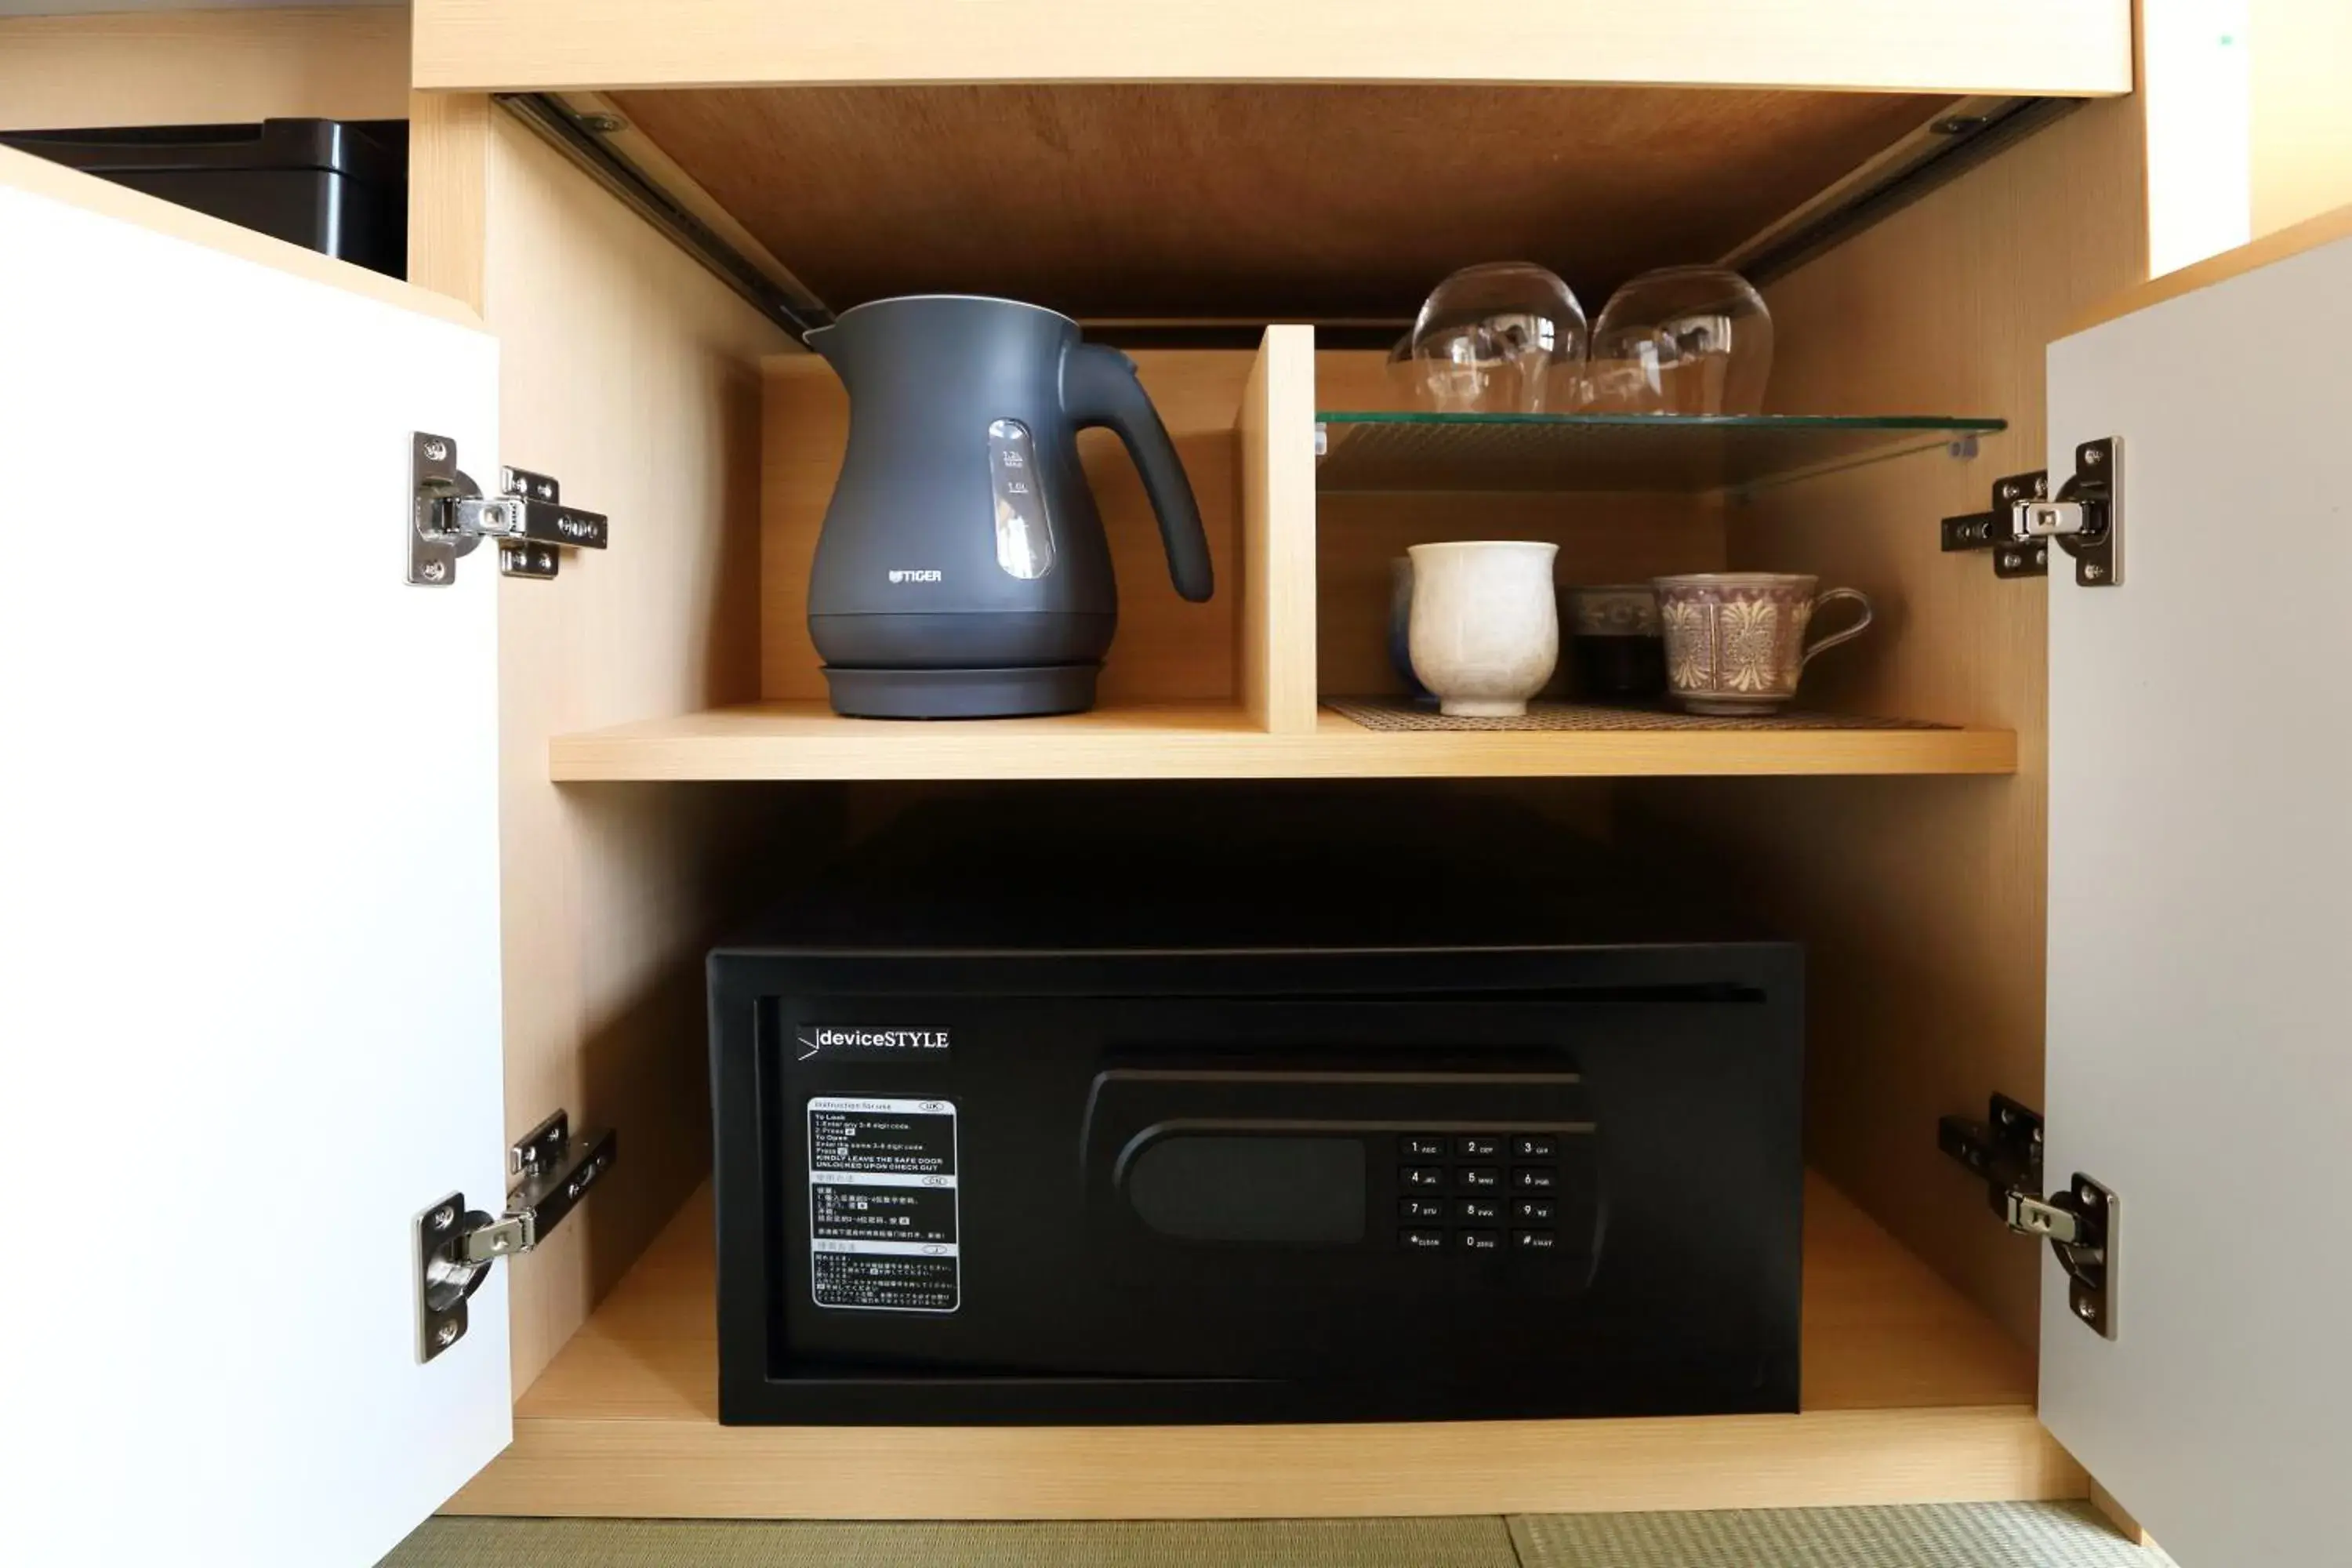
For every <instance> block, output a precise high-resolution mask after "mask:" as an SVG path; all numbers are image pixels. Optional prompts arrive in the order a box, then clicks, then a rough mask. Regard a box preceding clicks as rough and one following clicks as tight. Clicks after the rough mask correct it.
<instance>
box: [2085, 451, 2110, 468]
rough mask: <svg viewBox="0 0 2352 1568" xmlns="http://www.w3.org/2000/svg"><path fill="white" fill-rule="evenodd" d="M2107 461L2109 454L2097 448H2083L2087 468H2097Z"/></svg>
mask: <svg viewBox="0 0 2352 1568" xmlns="http://www.w3.org/2000/svg"><path fill="white" fill-rule="evenodd" d="M2106 460H2107V454H2106V453H2105V451H2104V450H2102V449H2101V448H2099V447H2084V448H2083V464H2084V467H2085V468H2097V467H2098V466H2099V465H2100V464H2101V463H2104V462H2105V461H2106Z"/></svg>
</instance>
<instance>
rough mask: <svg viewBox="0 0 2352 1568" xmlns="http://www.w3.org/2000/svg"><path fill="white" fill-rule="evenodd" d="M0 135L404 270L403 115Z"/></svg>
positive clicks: (361, 260)
mask: <svg viewBox="0 0 2352 1568" xmlns="http://www.w3.org/2000/svg"><path fill="white" fill-rule="evenodd" d="M0 142H5V143H6V144H7V145H8V146H11V147H14V148H16V149H17V150H18V151H20V152H25V153H33V154H35V155H36V156H38V157H43V158H47V159H48V160H50V161H51V162H53V163H63V164H66V165H67V166H68V167H69V168H75V169H79V170H81V171H83V172H84V173H85V174H96V175H98V176H99V177H100V179H106V180H111V181H113V182H114V183H115V184H121V185H128V186H130V187H131V189H133V190H138V191H144V192H146V193H147V194H148V195H152V196H160V197H162V198H163V200H165V201H168V202H176V203H178V204H179V205H182V206H184V207H192V208H194V210H196V211H197V212H201V213H207V214H210V215H211V216H214V217H217V218H224V219H226V220H227V221H228V222H230V223H234V224H239V225H242V226H245V227H247V228H250V229H255V230H257V231H259V232H260V233H263V234H267V235H271V236H274V237H277V238H278V239H283V240H287V241H289V242H290V243H292V244H295V245H299V246H303V247H307V248H309V249H311V250H316V251H319V252H320V253H321V254H323V255H327V256H332V257H335V258H339V259H341V260H344V261H349V262H352V263H354V264H355V265H357V266H361V267H365V268H369V269H371V270H373V271H376V272H381V273H383V274H385V275H386V276H387V277H392V278H404V277H406V276H407V274H408V122H407V121H404V120H264V121H260V122H258V123H256V124H243V125H138V126H109V127H103V128H93V129H82V130H61V131H12V132H5V133H0Z"/></svg>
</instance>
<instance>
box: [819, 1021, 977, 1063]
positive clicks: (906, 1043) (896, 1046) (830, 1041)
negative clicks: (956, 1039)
mask: <svg viewBox="0 0 2352 1568" xmlns="http://www.w3.org/2000/svg"><path fill="white" fill-rule="evenodd" d="M793 1041H794V1043H795V1044H797V1045H798V1046H799V1047H800V1048H801V1054H800V1055H799V1057H798V1058H795V1059H796V1060H798V1061H810V1060H813V1059H814V1058H817V1057H820V1056H824V1057H829V1058H833V1059H834V1060H835V1061H883V1060H887V1059H889V1058H894V1057H895V1058H919V1057H931V1056H945V1055H946V1054H947V1052H948V1050H949V1044H948V1032H947V1031H946V1030H945V1029H866V1028H859V1027H856V1026H850V1025H841V1024H811V1025H808V1026H805V1027H803V1028H802V1029H801V1030H800V1031H799V1032H798V1033H797V1034H795V1035H794V1036H793Z"/></svg>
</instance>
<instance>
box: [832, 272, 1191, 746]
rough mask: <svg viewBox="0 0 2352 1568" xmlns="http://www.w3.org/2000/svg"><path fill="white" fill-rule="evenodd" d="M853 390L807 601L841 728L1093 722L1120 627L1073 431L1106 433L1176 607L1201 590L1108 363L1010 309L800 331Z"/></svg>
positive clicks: (1160, 441)
mask: <svg viewBox="0 0 2352 1568" xmlns="http://www.w3.org/2000/svg"><path fill="white" fill-rule="evenodd" d="M805 341H806V342H807V343H808V346H809V347H810V348H811V349H813V350H814V351H815V352H816V353H820V354H822V355H824V358H825V360H826V362H827V363H830V364H831V365H832V366H833V368H834V370H835V373H836V374H838V375H839V376H840V377H841V380H842V384H844V385H845V387H847V388H848V390H849V449H848V452H847V454H846V455H845V457H844V458H843V460H842V465H841V477H840V479H839V480H838V481H836V482H835V486H834V492H833V500H832V502H831V504H830V505H829V506H827V507H826V509H825V514H824V532H823V533H822V535H821V536H820V537H819V538H818V541H817V549H816V564H815V567H814V571H813V572H812V574H811V577H810V582H809V633H810V636H811V637H813V638H814V640H815V643H816V649H817V652H818V654H819V655H821V656H822V657H823V658H824V673H825V681H826V685H827V687H828V689H830V691H831V693H832V697H833V706H834V709H835V711H836V712H840V713H844V714H850V715H855V716H858V717H865V718H885V719H977V718H993V717H1003V716H1007V715H1013V714H1029V713H1066V712H1074V711H1076V710H1080V709H1084V708H1089V707H1092V706H1093V705H1094V693H1095V678H1096V676H1097V673H1098V672H1099V671H1100V669H1101V667H1102V658H1103V655H1104V653H1105V651H1106V650H1108V648H1109V647H1110V641H1111V634H1112V633H1113V632H1114V631H1115V630H1116V629H1117V627H1118V584H1117V583H1116V582H1115V581H1114V580H1113V578H1112V576H1111V563H1110V544H1109V542H1108V540H1107V539H1106V538H1105V537H1104V534H1103V526H1102V518H1101V516H1100V514H1099V513H1097V510H1095V500H1094V495H1093V493H1092V492H1091V491H1090V490H1089V489H1087V479H1086V474H1085V472H1084V471H1083V470H1082V469H1081V468H1080V467H1079V465H1078V448H1077V433H1078V432H1079V431H1080V430H1081V429H1084V428H1086V427H1087V426H1097V425H1099V426H1108V428H1110V429H1111V430H1114V431H1116V432H1118V437H1119V439H1120V440H1121V441H1123V442H1124V443H1125V444H1126V446H1127V450H1128V453H1129V456H1130V457H1132V458H1134V460H1135V466H1136V468H1137V470H1138V471H1139V473H1140V474H1141V475H1142V478H1143V488H1144V492H1145V494H1146V495H1147V496H1148V497H1149V498H1150V502H1151V506H1152V510H1153V511H1154V512H1155V513H1156V514H1157V515H1158V517H1159V521H1160V539H1161V542H1162V543H1163V544H1164V545H1165V547H1166V549H1167V552H1168V571H1169V575H1170V576H1171V578H1173V579H1174V581H1175V584H1176V591H1177V592H1178V593H1179V594H1181V595H1183V596H1184V597H1185V598H1187V599H1191V600H1193V601H1195V602H1198V601H1201V600H1204V599H1206V598H1208V597H1209V595H1210V593H1211V591H1212V587H1213V583H1212V577H1211V572H1210V566H1209V542H1208V538H1207V536H1206V535H1205V534H1204V533H1203V532H1202V528H1201V510H1200V507H1199V505H1198V504H1197V503H1196V502H1195V501H1194V500H1193V497H1192V484H1191V482H1190V481H1189V480H1187V479H1186V478H1185V476H1184V467H1183V464H1182V463H1181V462H1180V461H1179V460H1178V459H1177V456H1176V448H1175V446H1174V444H1173V443H1172V442H1171V441H1170V440H1169V438H1168V430H1167V427H1166V426H1164V425H1162V424H1161V423H1160V415H1159V412H1158V411H1157V410H1156V409H1154V408H1153V407H1152V405H1151V400H1150V398H1149V397H1148V396H1146V395H1144V391H1143V387H1142V385H1141V384H1140V383H1139V382H1138V381H1137V380H1136V375H1135V366H1134V364H1133V363H1131V362H1130V361H1129V359H1128V357H1127V356H1126V355H1125V354H1122V353H1119V352H1118V350H1116V349H1112V348H1106V347H1103V346H1101V345H1099V344H1093V343H1087V342H1082V341H1081V339H1080V336H1079V331H1078V324H1077V323H1076V321H1072V320H1070V319H1069V318H1068V317H1067V316H1064V315H1062V314H1060V313H1058V312H1056V311H1053V310H1045V309H1043V308H1042V307H1039V306H1036V305H1024V304H1022V303H1021V302H1019V301H1018V300H990V299H982V298H976V297H972V296H967V295H956V294H921V295H912V296H908V297H907V298H904V299H896V300H873V301H871V302H869V303H866V304H863V305H858V306H856V307H853V308H852V309H850V310H845V311H843V312H842V314H841V315H840V317H839V318H838V319H837V320H835V321H834V322H833V323H832V324H831V325H829V326H824V327H819V328H817V329H815V330H814V331H811V332H809V333H808V334H807V337H806V340H805Z"/></svg>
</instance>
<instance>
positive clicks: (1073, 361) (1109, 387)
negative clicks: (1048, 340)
mask: <svg viewBox="0 0 2352 1568" xmlns="http://www.w3.org/2000/svg"><path fill="white" fill-rule="evenodd" d="M1062 409H1063V412H1064V413H1066V414H1067V415H1068V416H1070V419H1071V421H1072V423H1074V424H1076V426H1079V427H1080V428H1081V429H1084V428H1086V427H1087V426H1096V425H1099V426H1104V427H1105V428H1108V429H1111V430H1115V431H1117V432H1118V438H1119V439H1120V440H1121V441H1123V442H1125V443H1126V445H1127V454H1128V456H1129V457H1130V458H1134V459H1135V468H1136V471H1137V472H1138V473H1139V474H1141V475H1142V476H1143V493H1144V494H1145V495H1146V496H1148V497H1150V500H1151V510H1152V511H1153V512H1154V513H1155V514H1156V515H1157V516H1158V517H1159V519H1160V542H1161V544H1163V545H1164V546H1165V547H1166V548H1167V551H1168V575H1169V576H1170V577H1171V579H1173V580H1174V582H1175V584H1176V591H1177V592H1178V593H1179V594H1181V595H1183V596H1184V597H1186V598H1187V599H1190V600H1192V602H1193V603H1194V604H1196V605H1197V604H1199V603H1200V602H1201V601H1202V600H1203V599H1206V598H1207V597H1208V596H1209V595H1210V594H1211V593H1213V591H1214V590H1215V586H1216V583H1215V578H1214V576H1213V574H1212V572H1211V570H1210V566H1209V536H1208V535H1207V533H1205V532H1203V531H1202V528H1201V507H1200V503H1199V502H1198V501H1196V500H1193V498H1192V480H1191V479H1187V478H1186V477H1185V474H1184V465H1183V463H1182V462H1181V461H1180V460H1178V458H1177V456H1176V444H1175V443H1174V442H1173V441H1171V440H1170V439H1169V438H1168V426H1165V425H1163V424H1161V423H1160V411H1159V410H1158V409H1156V408H1154V407H1153V406H1152V405H1151V399H1150V397H1148V396H1146V395H1144V391H1143V384H1142V383H1141V382H1139V381H1138V380H1136V378H1135V362H1134V361H1132V360H1130V359H1129V358H1128V357H1127V356H1126V355H1125V354H1123V353H1119V352H1118V350H1117V349H1115V348H1110V347H1108V346H1106V345H1104V344H1101V343H1080V344H1078V345H1077V346H1076V348H1073V349H1072V350H1070V352H1069V354H1068V357H1066V359H1064V360H1063V362H1062Z"/></svg>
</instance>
